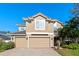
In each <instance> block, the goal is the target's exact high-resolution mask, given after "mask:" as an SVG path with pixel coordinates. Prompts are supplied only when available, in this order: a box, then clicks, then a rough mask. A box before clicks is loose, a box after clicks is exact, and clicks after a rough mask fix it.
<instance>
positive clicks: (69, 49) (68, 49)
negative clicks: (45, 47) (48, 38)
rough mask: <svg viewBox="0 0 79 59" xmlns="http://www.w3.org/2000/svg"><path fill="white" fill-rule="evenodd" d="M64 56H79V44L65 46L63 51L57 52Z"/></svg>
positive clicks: (58, 50)
mask: <svg viewBox="0 0 79 59" xmlns="http://www.w3.org/2000/svg"><path fill="white" fill-rule="evenodd" d="M56 51H57V52H58V53H59V54H61V55H62V56H79V44H78V43H71V44H69V45H63V46H62V49H57V50H56Z"/></svg>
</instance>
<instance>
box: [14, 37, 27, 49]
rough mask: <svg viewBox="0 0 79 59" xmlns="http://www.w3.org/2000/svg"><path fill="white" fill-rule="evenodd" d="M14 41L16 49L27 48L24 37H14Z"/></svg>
mask: <svg viewBox="0 0 79 59" xmlns="http://www.w3.org/2000/svg"><path fill="white" fill-rule="evenodd" d="M15 39H16V40H15V44H16V47H26V48H27V44H28V41H27V40H26V38H25V37H16V38H15Z"/></svg>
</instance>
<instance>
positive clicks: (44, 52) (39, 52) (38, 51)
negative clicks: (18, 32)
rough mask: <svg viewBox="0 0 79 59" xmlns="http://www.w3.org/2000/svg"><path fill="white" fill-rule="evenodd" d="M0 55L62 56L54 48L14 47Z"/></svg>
mask: <svg viewBox="0 0 79 59" xmlns="http://www.w3.org/2000/svg"><path fill="white" fill-rule="evenodd" d="M0 56H60V55H59V54H58V53H57V52H56V51H55V50H54V49H53V48H35V49H34V48H14V49H11V50H7V51H5V52H2V53H0Z"/></svg>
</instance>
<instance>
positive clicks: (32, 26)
mask: <svg viewBox="0 0 79 59" xmlns="http://www.w3.org/2000/svg"><path fill="white" fill-rule="evenodd" d="M39 18H40V17H39ZM42 18H43V17H42ZM43 19H44V20H45V30H35V19H34V20H33V21H31V23H29V24H28V26H27V28H26V31H27V32H49V33H51V32H52V30H53V29H52V28H51V25H50V23H48V22H47V21H46V19H45V18H43Z"/></svg>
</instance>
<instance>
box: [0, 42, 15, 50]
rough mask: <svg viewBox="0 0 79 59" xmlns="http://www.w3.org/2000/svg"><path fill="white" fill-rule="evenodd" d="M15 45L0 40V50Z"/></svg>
mask: <svg viewBox="0 0 79 59" xmlns="http://www.w3.org/2000/svg"><path fill="white" fill-rule="evenodd" d="M14 47H15V44H14V42H3V41H2V42H1V46H0V50H8V49H12V48H14Z"/></svg>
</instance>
